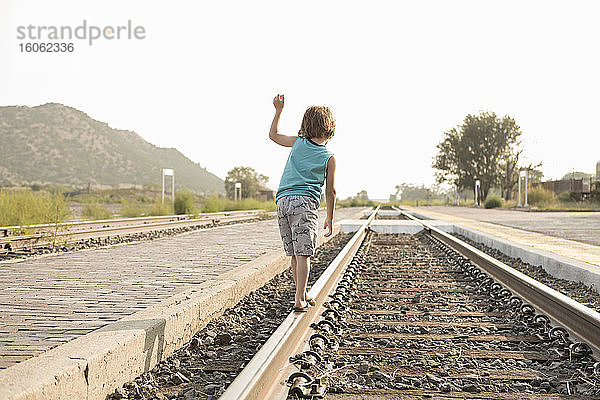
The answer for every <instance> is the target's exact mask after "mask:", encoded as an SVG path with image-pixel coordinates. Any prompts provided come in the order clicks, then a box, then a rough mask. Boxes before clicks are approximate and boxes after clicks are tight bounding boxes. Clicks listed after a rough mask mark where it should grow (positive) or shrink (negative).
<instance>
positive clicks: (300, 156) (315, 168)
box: [275, 137, 333, 202]
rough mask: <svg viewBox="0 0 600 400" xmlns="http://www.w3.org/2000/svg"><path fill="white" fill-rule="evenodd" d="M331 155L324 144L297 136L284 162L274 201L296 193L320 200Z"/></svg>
mask: <svg viewBox="0 0 600 400" xmlns="http://www.w3.org/2000/svg"><path fill="white" fill-rule="evenodd" d="M332 155H333V153H331V152H330V151H329V150H327V149H326V148H325V146H324V145H320V144H316V143H315V142H313V141H312V140H310V139H307V138H302V137H299V138H297V139H296V140H295V141H294V145H293V146H292V151H290V155H289V157H288V160H287V163H286V164H285V169H284V170H283V175H282V176H281V181H280V182H279V190H277V195H276V196H275V201H277V200H279V199H280V198H281V197H283V196H289V195H293V194H296V195H303V196H311V197H313V198H314V199H315V200H317V201H318V202H320V201H321V188H322V187H323V184H324V183H325V172H326V170H327V161H328V160H329V157H331V156H332Z"/></svg>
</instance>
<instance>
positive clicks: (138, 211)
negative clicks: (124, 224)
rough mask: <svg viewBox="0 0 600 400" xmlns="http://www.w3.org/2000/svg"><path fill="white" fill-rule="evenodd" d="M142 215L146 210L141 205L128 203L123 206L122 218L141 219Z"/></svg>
mask: <svg viewBox="0 0 600 400" xmlns="http://www.w3.org/2000/svg"><path fill="white" fill-rule="evenodd" d="M142 214H144V209H143V208H142V207H141V206H140V205H139V204H136V203H131V202H128V201H125V202H123V206H122V207H121V217H123V218H135V217H141V216H142Z"/></svg>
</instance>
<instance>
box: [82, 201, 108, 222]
mask: <svg viewBox="0 0 600 400" xmlns="http://www.w3.org/2000/svg"><path fill="white" fill-rule="evenodd" d="M83 216H84V217H87V218H89V219H111V218H112V216H113V215H112V213H111V212H110V211H108V209H107V208H106V207H105V206H103V205H100V204H97V203H91V204H86V205H85V206H84V207H83Z"/></svg>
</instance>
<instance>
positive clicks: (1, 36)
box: [0, 0, 600, 199]
mask: <svg viewBox="0 0 600 400" xmlns="http://www.w3.org/2000/svg"><path fill="white" fill-rule="evenodd" d="M599 11H600V3H599V2H597V1H561V2H558V1H527V2H524V1H410V2H408V1H406V2H405V1H369V2H366V1H361V2H358V1H348V0H346V1H324V0H321V1H301V2H299V1H298V2H290V1H282V0H279V1H258V0H255V1H219V2H217V1H181V0H175V1H147V0H145V1H124V0H119V1H115V0H103V1H84V0H73V1H66V0H54V1H47V0H0V106H7V105H27V106H36V105H40V104H44V103H48V102H58V103H62V104H65V105H68V106H71V107H75V108H77V109H79V110H82V111H84V112H85V113H87V114H88V115H90V116H91V117H92V118H94V119H97V120H100V121H103V122H107V123H108V124H109V125H110V126H111V127H113V128H118V129H128V130H132V131H135V132H136V133H138V134H139V135H140V136H142V137H143V138H144V139H145V140H147V141H149V142H151V143H153V144H155V145H158V146H161V147H175V148H177V149H178V150H180V151H181V152H182V153H183V154H184V155H186V156H187V157H189V158H190V159H191V160H193V161H195V162H198V163H200V165H202V166H203V167H205V168H207V169H208V170H209V171H211V172H213V173H214V174H216V175H217V176H219V177H221V178H225V176H226V174H227V171H229V170H230V169H232V168H233V167H235V166H250V167H253V168H254V169H255V170H257V171H258V172H259V173H262V174H265V175H267V176H268V177H269V178H270V180H269V186H270V187H271V188H273V189H277V186H278V183H279V179H280V177H281V173H282V172H283V167H284V165H285V161H286V159H287V156H288V152H289V149H287V148H283V147H280V146H278V145H276V144H275V143H273V142H271V141H270V140H269V139H268V131H269V126H270V123H271V120H272V118H273V113H274V108H273V104H272V99H273V97H274V96H275V94H277V93H283V94H285V97H286V105H285V108H284V111H283V115H282V120H281V123H280V132H281V133H284V134H289V135H296V134H297V132H298V130H299V127H300V122H301V119H302V115H303V113H304V110H305V109H306V108H307V107H308V106H310V105H326V106H329V107H330V108H331V109H332V111H333V113H334V116H335V118H336V133H335V136H334V138H333V139H332V140H331V141H330V143H329V144H328V145H327V147H328V149H330V150H331V151H332V152H334V154H335V156H336V159H337V174H336V180H337V182H336V189H337V192H338V197H340V198H346V197H348V196H352V195H355V194H356V193H357V192H359V191H361V190H367V192H368V194H369V196H370V197H371V198H376V199H387V198H388V196H389V194H391V193H393V192H394V191H395V190H394V187H395V185H397V184H400V183H413V184H425V185H430V184H432V183H434V170H433V169H432V168H431V164H432V160H433V157H434V156H435V154H436V147H435V146H436V144H437V143H439V142H440V141H441V140H442V137H443V133H444V132H445V131H447V130H449V129H451V128H452V127H454V126H456V125H458V124H460V123H461V122H462V121H463V119H464V117H465V116H466V115H467V114H474V113H478V112H480V111H489V112H495V113H496V114H498V115H499V116H504V115H510V116H511V117H513V118H515V119H516V121H517V123H518V124H519V126H520V127H521V130H522V132H523V135H522V142H523V143H522V147H523V148H524V161H526V162H527V163H528V162H539V161H541V162H542V163H543V166H542V171H543V172H544V174H545V177H546V178H547V179H552V178H560V177H561V176H563V175H564V174H565V173H567V172H571V171H573V170H576V171H584V172H589V173H592V172H594V170H595V165H596V162H597V161H598V160H600V134H599V133H600V127H599V119H598V118H597V114H598V110H599V109H600V96H599V93H600V52H599V51H598V38H600V24H598V21H597V19H598V15H599ZM84 20H85V21H86V26H87V27H89V26H91V25H93V26H98V27H99V28H102V29H103V28H105V27H115V26H121V25H127V23H128V21H131V24H132V27H136V26H140V27H142V28H143V32H144V34H143V38H141V39H136V38H133V39H127V38H126V37H123V38H121V39H118V40H117V39H113V40H108V39H104V38H101V39H98V40H93V41H92V44H91V45H90V44H89V36H90V35H87V36H88V37H87V38H86V39H81V40H80V39H73V40H68V39H66V40H53V42H65V43H68V42H72V43H74V51H73V52H71V53H69V52H63V53H61V52H59V53H27V52H21V50H20V45H21V44H26V43H28V42H30V43H32V42H38V40H33V39H29V38H25V39H19V37H18V30H17V29H18V27H19V26H24V27H27V26H29V25H33V26H70V27H72V28H73V29H75V28H76V27H77V26H81V25H82V23H83V21H84ZM109 32H110V33H112V31H109ZM50 41H52V40H47V42H50ZM165 167H168V166H165ZM175 174H177V171H175ZM159 179H160V176H158V177H157V182H158V180H159Z"/></svg>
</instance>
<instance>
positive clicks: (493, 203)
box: [483, 196, 502, 208]
mask: <svg viewBox="0 0 600 400" xmlns="http://www.w3.org/2000/svg"><path fill="white" fill-rule="evenodd" d="M483 206H484V207H485V208H498V207H502V199H501V198H500V197H498V196H488V197H487V199H485V202H484V203H483Z"/></svg>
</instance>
